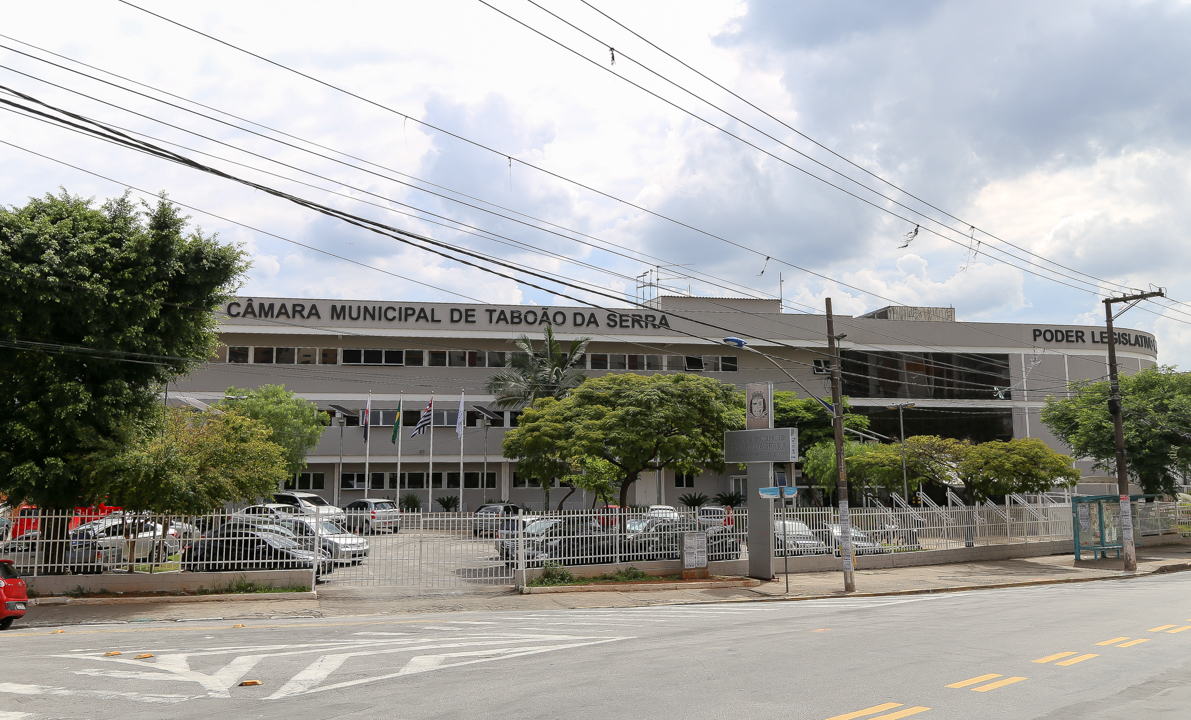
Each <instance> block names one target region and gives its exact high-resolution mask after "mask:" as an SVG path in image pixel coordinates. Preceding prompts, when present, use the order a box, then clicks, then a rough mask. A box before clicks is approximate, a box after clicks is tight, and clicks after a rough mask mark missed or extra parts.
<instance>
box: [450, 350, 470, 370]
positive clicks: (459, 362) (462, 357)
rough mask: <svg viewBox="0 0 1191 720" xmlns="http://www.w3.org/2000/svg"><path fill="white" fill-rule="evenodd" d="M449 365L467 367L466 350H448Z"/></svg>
mask: <svg viewBox="0 0 1191 720" xmlns="http://www.w3.org/2000/svg"><path fill="white" fill-rule="evenodd" d="M447 365H449V366H451V367H467V351H466V350H448V351H447Z"/></svg>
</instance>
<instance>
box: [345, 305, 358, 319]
mask: <svg viewBox="0 0 1191 720" xmlns="http://www.w3.org/2000/svg"><path fill="white" fill-rule="evenodd" d="M355 308H356V314H355V315H352V306H351V305H348V306H347V319H348V320H359V319H360V306H359V305H356V306H355Z"/></svg>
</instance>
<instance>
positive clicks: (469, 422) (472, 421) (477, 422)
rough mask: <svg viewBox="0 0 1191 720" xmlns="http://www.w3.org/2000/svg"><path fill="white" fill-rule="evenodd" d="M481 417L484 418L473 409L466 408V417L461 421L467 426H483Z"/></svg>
mask: <svg viewBox="0 0 1191 720" xmlns="http://www.w3.org/2000/svg"><path fill="white" fill-rule="evenodd" d="M483 419H484V416H483V415H481V414H479V413H478V412H476V411H475V410H468V411H467V419H466V420H464V421H463V423H464V425H466V426H467V427H483V424H484V423H483Z"/></svg>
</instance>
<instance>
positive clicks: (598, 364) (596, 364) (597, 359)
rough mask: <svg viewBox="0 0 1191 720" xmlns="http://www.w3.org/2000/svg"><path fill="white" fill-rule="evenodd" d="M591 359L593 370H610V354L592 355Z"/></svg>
mask: <svg viewBox="0 0 1191 720" xmlns="http://www.w3.org/2000/svg"><path fill="white" fill-rule="evenodd" d="M590 357H591V369H592V370H607V369H608V353H591V355H590Z"/></svg>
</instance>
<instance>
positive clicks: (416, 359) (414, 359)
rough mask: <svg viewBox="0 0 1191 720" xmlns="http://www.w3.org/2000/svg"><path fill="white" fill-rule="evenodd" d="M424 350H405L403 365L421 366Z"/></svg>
mask: <svg viewBox="0 0 1191 720" xmlns="http://www.w3.org/2000/svg"><path fill="white" fill-rule="evenodd" d="M424 353H425V351H424V350H406V351H405V366H406V367H422V364H423V360H424Z"/></svg>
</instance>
